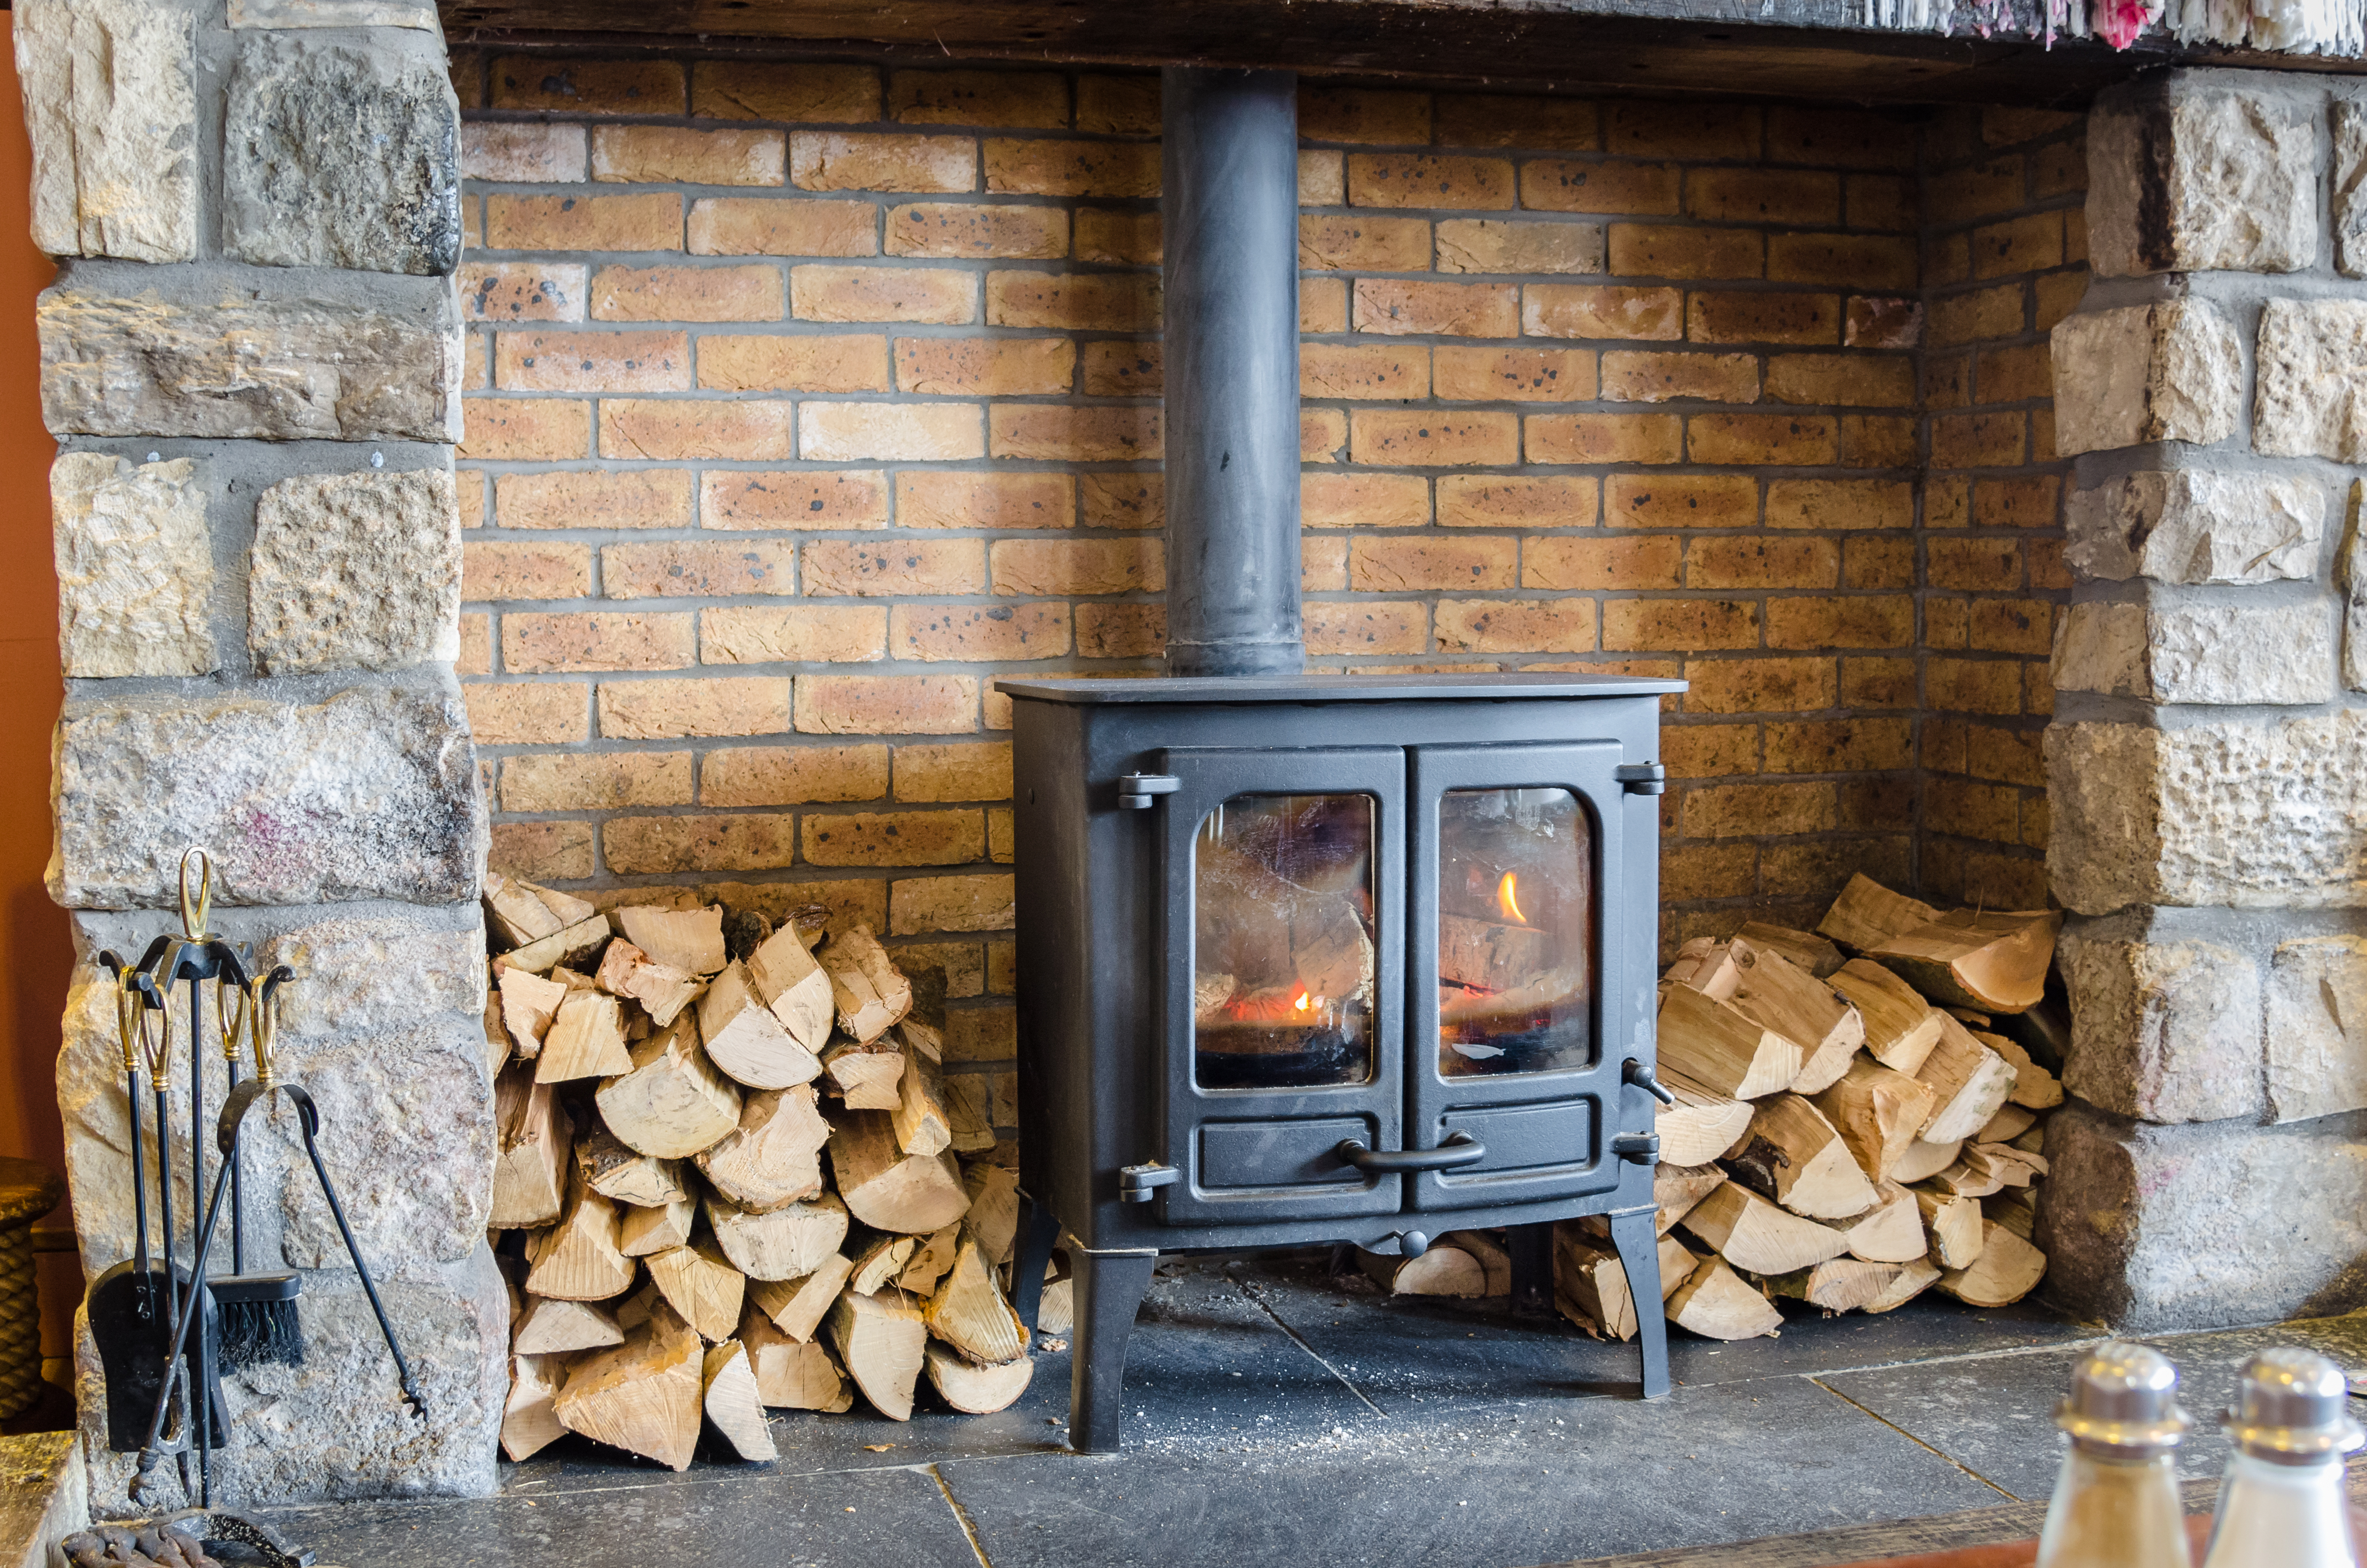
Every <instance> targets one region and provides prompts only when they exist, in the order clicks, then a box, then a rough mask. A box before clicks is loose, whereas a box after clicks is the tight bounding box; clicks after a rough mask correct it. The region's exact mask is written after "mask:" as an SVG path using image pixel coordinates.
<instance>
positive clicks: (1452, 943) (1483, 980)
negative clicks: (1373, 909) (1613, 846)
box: [1438, 790, 1594, 1078]
mask: <svg viewBox="0 0 2367 1568" xmlns="http://www.w3.org/2000/svg"><path fill="white" fill-rule="evenodd" d="M1438 819H1439V820H1438V828H1439V835H1438V844H1439V848H1438V857H1439V864H1438V903H1439V909H1438V1071H1439V1073H1440V1074H1441V1075H1442V1076H1444V1077H1448V1078H1467V1077H1473V1076H1476V1075H1478V1074H1501V1073H1550V1072H1556V1071H1559V1070H1562V1069H1566V1068H1573V1067H1584V1066H1586V1065H1588V1064H1589V1063H1590V1062H1592V1060H1593V1055H1594V1050H1593V1046H1594V890H1593V887H1592V885H1591V882H1592V876H1593V865H1594V846H1593V831H1592V827H1591V824H1590V823H1589V822H1588V820H1587V816H1586V812H1584V810H1582V809H1581V808H1580V805H1579V803H1578V801H1577V800H1576V799H1575V798H1574V797H1573V796H1572V795H1571V794H1570V792H1569V790H1448V791H1447V792H1446V794H1445V796H1444V799H1442V800H1441V801H1440V802H1439V811H1438Z"/></svg>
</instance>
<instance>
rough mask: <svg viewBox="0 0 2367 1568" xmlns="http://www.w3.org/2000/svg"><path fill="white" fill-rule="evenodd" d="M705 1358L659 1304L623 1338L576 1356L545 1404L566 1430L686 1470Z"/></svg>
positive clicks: (670, 1312) (692, 1446)
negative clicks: (556, 1393)
mask: <svg viewBox="0 0 2367 1568" xmlns="http://www.w3.org/2000/svg"><path fill="white" fill-rule="evenodd" d="M705 1362H706V1358H705V1356H704V1355H703V1354H702V1353H701V1351H700V1347H699V1342H698V1335H696V1334H693V1333H692V1332H691V1331H690V1328H689V1326H688V1325H687V1324H685V1323H684V1322H683V1321H682V1320H681V1319H680V1318H678V1317H676V1316H674V1311H673V1309H671V1308H669V1307H666V1306H663V1305H661V1306H659V1307H658V1308H657V1309H656V1310H655V1311H654V1312H651V1314H650V1318H649V1321H648V1322H646V1323H644V1324H641V1325H640V1327H639V1328H637V1329H635V1330H634V1331H633V1332H632V1333H631V1334H629V1335H627V1336H626V1339H625V1343H623V1344H622V1345H619V1346H616V1347H615V1348H614V1349H610V1350H595V1351H594V1352H593V1353H592V1354H591V1355H590V1356H588V1357H586V1358H584V1359H583V1360H582V1361H581V1362H578V1363H577V1364H576V1365H575V1366H574V1368H573V1369H571V1370H570V1372H569V1374H568V1378H567V1382H566V1384H565V1386H564V1387H562V1388H561V1390H560V1391H559V1397H558V1399H557V1400H556V1401H555V1402H554V1403H553V1405H552V1408H553V1410H554V1411H555V1412H556V1413H557V1415H558V1416H559V1419H560V1422H561V1425H563V1426H566V1428H567V1429H568V1430H569V1431H571V1432H581V1433H583V1435H584V1436H585V1437H591V1438H595V1439H596V1440H597V1441H600V1442H603V1443H606V1444H608V1445H609V1446H610V1447H611V1448H618V1449H624V1450H626V1451H627V1452H628V1453H635V1454H640V1456H642V1457H643V1458H644V1459H653V1460H657V1461H658V1462H659V1463H660V1464H663V1465H665V1466H667V1467H668V1468H669V1469H673V1470H686V1469H688V1468H689V1466H690V1456H691V1450H692V1449H695V1448H696V1447H697V1444H698V1415H699V1404H700V1399H701V1396H702V1395H703V1394H704V1392H706V1391H705V1390H704V1388H703V1387H702V1386H701V1377H700V1374H701V1372H702V1371H703V1370H704V1368H705Z"/></svg>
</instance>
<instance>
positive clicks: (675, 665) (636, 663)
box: [502, 610, 692, 675]
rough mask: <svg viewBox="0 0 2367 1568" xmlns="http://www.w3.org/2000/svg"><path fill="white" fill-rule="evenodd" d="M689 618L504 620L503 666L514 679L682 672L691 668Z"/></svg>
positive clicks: (604, 615) (608, 615) (615, 615)
mask: <svg viewBox="0 0 2367 1568" xmlns="http://www.w3.org/2000/svg"><path fill="white" fill-rule="evenodd" d="M691 641H692V638H691V624H690V617H689V616H687V615H654V614H651V615H643V614H632V613H627V612H622V611H616V610H593V611H585V612H580V613H572V614H525V613H520V612H518V611H515V610H514V611H512V612H511V613H509V614H507V615H504V617H502V667H503V668H504V669H505V670H508V671H510V672H512V673H513V674H517V675H525V674H530V673H533V672H536V671H542V670H549V671H567V670H678V669H683V668H685V667H687V666H688V665H690V663H691Z"/></svg>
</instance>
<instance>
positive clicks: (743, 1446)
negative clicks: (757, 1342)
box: [700, 1339, 781, 1460]
mask: <svg viewBox="0 0 2367 1568" xmlns="http://www.w3.org/2000/svg"><path fill="white" fill-rule="evenodd" d="M700 1381H701V1382H702V1383H703V1384H704V1385H705V1388H704V1392H703V1394H702V1396H701V1399H700V1405H701V1408H703V1409H704V1410H705V1411H706V1412H707V1418H708V1420H709V1421H711V1422H713V1423H714V1424H715V1429H716V1430H717V1431H719V1432H720V1433H722V1434H723V1440H724V1441H725V1442H727V1443H729V1444H730V1445H731V1449H732V1451H733V1452H734V1453H736V1454H738V1455H739V1456H740V1457H741V1458H742V1459H743V1460H776V1459H778V1458H780V1457H781V1450H780V1449H777V1448H776V1447H774V1446H773V1429H772V1428H771V1427H770V1426H766V1425H765V1424H764V1395H763V1394H762V1393H761V1392H759V1391H758V1390H757V1387H756V1369H755V1368H754V1367H753V1366H751V1365H750V1364H749V1362H748V1349H747V1346H743V1345H742V1344H741V1343H740V1342H739V1341H738V1340H736V1339H727V1340H725V1341H724V1342H723V1343H722V1344H720V1345H714V1346H708V1351H707V1359H706V1363H705V1365H704V1367H703V1368H702V1369H701V1372H700Z"/></svg>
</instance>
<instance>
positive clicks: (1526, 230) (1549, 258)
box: [1438, 218, 1603, 273]
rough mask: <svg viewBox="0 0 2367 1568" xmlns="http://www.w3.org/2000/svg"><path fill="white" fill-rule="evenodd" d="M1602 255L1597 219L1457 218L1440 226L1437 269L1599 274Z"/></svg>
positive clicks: (1601, 268)
mask: <svg viewBox="0 0 2367 1568" xmlns="http://www.w3.org/2000/svg"><path fill="white" fill-rule="evenodd" d="M1438 270H1439V271H1441V272H1565V273H1584V272H1600V271H1602V270H1603V225H1602V224H1600V223H1539V222H1511V221H1508V220H1504V219H1498V218H1456V219H1453V220H1450V221H1448V222H1444V223H1441V224H1439V226H1438Z"/></svg>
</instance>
